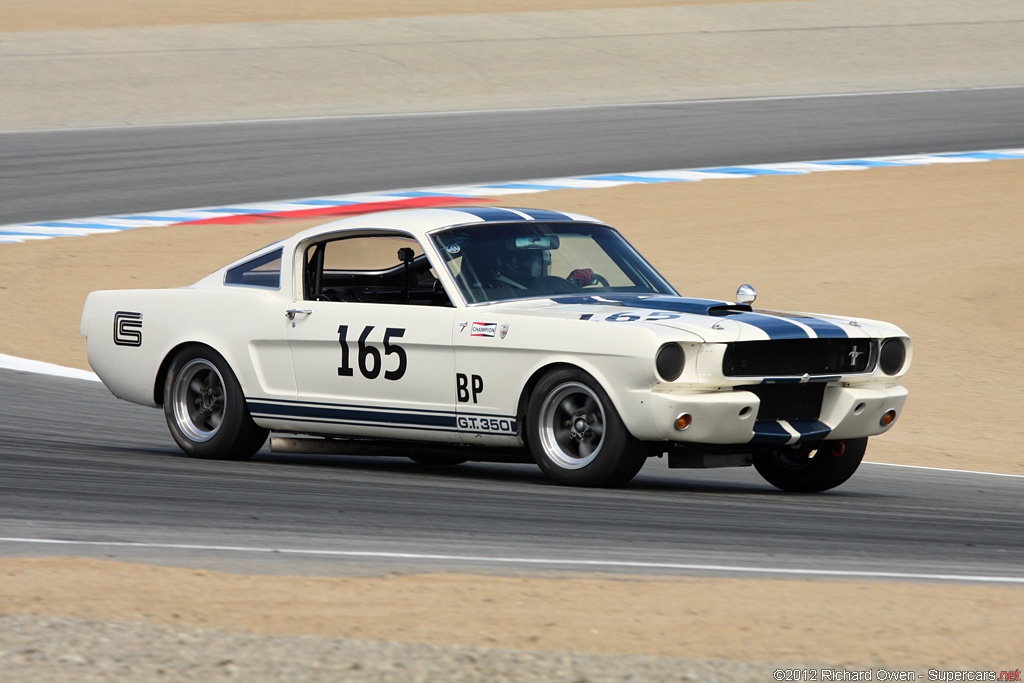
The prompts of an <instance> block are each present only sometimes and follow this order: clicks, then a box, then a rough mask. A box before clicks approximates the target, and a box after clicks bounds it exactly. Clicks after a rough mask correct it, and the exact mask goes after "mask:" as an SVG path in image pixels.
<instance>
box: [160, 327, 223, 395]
mask: <svg viewBox="0 0 1024 683" xmlns="http://www.w3.org/2000/svg"><path fill="white" fill-rule="evenodd" d="M193 346H194V347H196V348H200V349H206V350H208V351H210V352H211V353H215V354H217V355H218V356H220V358H221V359H222V360H223V361H224V362H225V363H227V365H228V367H229V368H231V371H232V372H234V373H235V376H236V377H237V376H238V373H237V372H235V368H234V367H233V366H232V365H231V363H230V362H228V359H227V358H225V357H224V354H222V353H221V352H220V351H218V350H217V349H215V348H213V347H212V346H210V345H209V344H205V343H203V342H199V341H183V342H179V343H178V344H177V345H175V346H173V347H171V348H170V349H169V350H168V351H167V353H165V354H164V358H163V360H162V361H160V367H159V368H158V369H157V371H156V379H155V380H154V382H153V401H154V402H155V403H156V405H158V406H163V404H164V385H165V384H166V383H167V373H168V372H170V370H171V363H172V362H174V359H175V357H176V356H177V355H178V354H180V353H181V352H182V351H184V350H185V349H187V348H190V347H193Z"/></svg>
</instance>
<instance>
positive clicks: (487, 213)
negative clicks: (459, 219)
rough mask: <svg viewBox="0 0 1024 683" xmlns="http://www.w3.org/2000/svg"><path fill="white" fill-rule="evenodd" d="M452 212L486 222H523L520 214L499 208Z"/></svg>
mask: <svg viewBox="0 0 1024 683" xmlns="http://www.w3.org/2000/svg"><path fill="white" fill-rule="evenodd" d="M451 210H452V211H461V212H462V213H468V214H469V215H471V216H476V217H477V218H480V219H482V220H485V221H521V220H523V217H522V216H520V215H519V214H518V213H515V212H513V211H509V210H508V209H502V208H498V207H485V206H471V207H468V208H464V207H461V206H460V207H458V208H457V209H451Z"/></svg>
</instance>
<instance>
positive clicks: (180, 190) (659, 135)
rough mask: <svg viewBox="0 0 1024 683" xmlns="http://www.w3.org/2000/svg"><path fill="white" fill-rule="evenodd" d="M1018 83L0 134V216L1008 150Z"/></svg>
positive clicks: (29, 217) (39, 217) (1020, 96)
mask: <svg viewBox="0 0 1024 683" xmlns="http://www.w3.org/2000/svg"><path fill="white" fill-rule="evenodd" d="M1022 111H1024V86H1010V87H998V88H980V89H966V90H941V91H923V92H907V93H861V94H855V95H822V96H808V97H782V98H755V99H734V100H714V101H704V102H676V103H661V104H638V105H611V106H592V107H570V108H556V109H537V110H507V111H494V112H467V113H445V114H427V115H423V114H421V115H388V116H362V117H360V116H356V117H340V118H326V119H298V120H289V121H252V122H240V123H214V124H193V125H166V126H139V127H126V128H94V129H80V130H65V131H38V132H16V133H0V150H2V153H0V225H4V224H8V223H23V222H32V221H45V220H55V219H66V218H79V217H88V216H102V215H109V214H123V213H130V212H144V211H161V210H167V209H181V208H190V207H199V206H211V205H215V206H229V205H230V203H232V202H237V203H243V202H261V201H273V200H279V199H293V198H299V197H312V196H323V195H333V194H348V193H355V192H373V191H385V190H395V189H402V188H410V187H423V186H439V185H449V184H479V183H487V182H500V181H510V180H524V179H530V178H545V177H557V176H565V175H581V174H589V173H614V172H623V171H648V170H661V169H676V168H701V167H707V166H726V165H739V164H758V163H775V162H788V161H812V160H821V159H835V158H851V157H852V158H858V157H864V156H881V155H893V154H916V153H938V152H960V151H974V150H984V149H998V148H1004V147H1015V146H1018V145H1020V142H1021V140H1024V116H1022V114H1021V112H1022Z"/></svg>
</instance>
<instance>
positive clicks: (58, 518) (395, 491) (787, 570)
mask: <svg viewBox="0 0 1024 683" xmlns="http://www.w3.org/2000/svg"><path fill="white" fill-rule="evenodd" d="M0 415H2V416H3V422H2V427H0V453H2V456H0V500H2V501H3V506H2V507H0V537H2V538H0V556H21V555H25V554H31V555H35V556H43V555H51V554H52V555H75V556H85V557H98V558H116V559H128V560H136V561H145V562H149V563H164V564H172V565H184V566H192V565H199V566H206V567H211V566H212V567H216V568H219V569H223V570H229V571H230V570H235V571H242V572H246V573H247V572H255V573H290V574H295V573H309V574H316V573H318V572H319V573H322V572H324V571H325V570H326V569H327V568H328V567H329V568H330V571H331V572H332V573H353V574H359V573H362V572H374V571H380V569H381V568H385V569H387V568H390V569H392V570H435V571H436V570H453V569H454V570H460V571H467V570H473V571H514V572H521V571H538V570H539V571H566V572H595V571H601V572H628V573H630V574H642V573H656V574H662V575H664V574H698V575H721V576H751V575H766V576H787V575H788V576H793V575H797V576H833V577H834V576H840V577H841V576H848V577H856V578H865V577H872V576H879V577H884V578H922V577H929V578H946V579H948V578H955V577H961V578H962V579H964V580H970V581H975V582H977V581H986V580H993V579H994V580H997V581H1000V580H1001V581H1007V580H1009V581H1012V582H1024V547H1022V546H1021V544H1020V542H1019V541H1020V539H1021V538H1024V518H1022V517H1021V515H1020V514H1019V506H1020V500H1021V496H1022V495H1024V478H1021V477H1014V476H999V475H987V474H973V473H959V472H945V471H936V470H926V469H918V468H903V467H893V466H886V465H876V464H865V465H863V466H862V467H861V469H860V470H859V471H858V472H857V474H856V475H855V476H854V477H853V479H852V480H850V481H849V482H847V483H846V484H844V485H843V486H842V487H840V488H838V489H835V490H833V491H831V492H828V493H825V494H816V495H793V494H784V493H782V492H779V491H776V490H775V489H773V488H772V487H770V486H769V485H768V484H767V483H765V482H764V481H763V480H762V479H761V478H760V477H759V476H758V475H757V473H756V472H755V471H754V470H753V469H752V468H746V469H728V470H719V471H694V470H669V469H667V467H666V465H665V463H664V461H661V460H652V461H649V462H648V463H647V465H646V466H645V468H644V470H642V471H641V473H640V475H639V476H638V477H637V478H636V479H635V480H634V481H633V483H632V484H630V485H629V486H628V487H625V488H622V489H617V490H601V489H598V490H588V489H573V488H566V487H560V486H556V485H554V484H551V483H550V482H548V481H547V480H546V479H544V478H543V476H542V475H541V473H540V471H539V470H538V469H537V468H535V467H533V466H531V465H494V464H475V463H470V464H465V465H460V466H458V467H454V468H423V467H421V466H418V465H416V464H414V463H412V462H411V461H408V460H406V459H404V458H344V457H307V456H294V455H290V456H279V455H273V454H270V453H269V452H267V451H263V452H261V453H260V454H259V455H258V456H257V457H256V458H255V459H254V460H252V461H248V462H217V461H202V460H192V459H189V458H186V457H185V456H184V455H182V454H181V453H180V452H179V451H178V450H177V448H176V447H175V445H174V443H173V442H172V441H171V439H170V436H169V435H168V433H167V430H166V427H165V425H164V422H163V416H162V414H161V413H160V412H159V411H157V410H152V409H146V408H142V407H139V406H133V405H130V404H127V403H124V402H121V401H118V400H117V399H115V398H113V397H112V396H110V394H109V392H108V391H107V390H106V389H105V388H104V387H103V386H102V385H101V384H99V383H96V382H88V381H81V380H72V379H63V378H54V377H47V376H41V375H28V374H22V373H16V372H12V371H0ZM869 453H870V450H869ZM33 539H35V540H40V541H45V542H43V543H32V542H30V541H32V540H33ZM55 541H70V542H71V543H55ZM772 570H776V571H772Z"/></svg>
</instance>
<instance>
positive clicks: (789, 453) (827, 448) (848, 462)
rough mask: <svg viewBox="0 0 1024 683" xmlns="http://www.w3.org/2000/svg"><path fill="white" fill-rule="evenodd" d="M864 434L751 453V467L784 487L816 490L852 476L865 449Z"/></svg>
mask: <svg viewBox="0 0 1024 683" xmlns="http://www.w3.org/2000/svg"><path fill="white" fill-rule="evenodd" d="M867 446H868V440H867V437H864V438H861V439H842V440H838V441H825V442H822V443H821V444H819V445H818V446H817V447H816V448H809V447H806V446H805V447H802V448H796V449H792V448H774V449H771V450H768V451H764V452H762V453H755V454H754V467H755V468H756V469H757V471H758V473H759V474H760V475H761V476H762V477H764V478H765V480H766V481H767V482H768V483H769V484H771V485H772V486H775V487H777V488H780V489H782V490H783V491H794V492H798V493H817V492H818V491H827V490H828V489H831V488H835V487H836V486H839V485H840V484H842V483H843V482H844V481H846V480H847V479H849V478H850V477H851V476H853V473H854V472H856V471H857V467H858V466H860V461H861V460H862V459H863V458H864V451H866V450H867Z"/></svg>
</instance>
